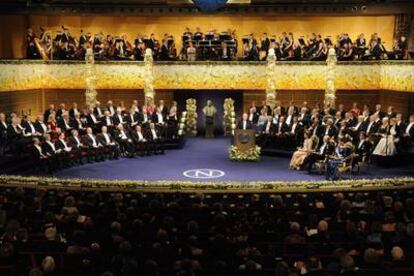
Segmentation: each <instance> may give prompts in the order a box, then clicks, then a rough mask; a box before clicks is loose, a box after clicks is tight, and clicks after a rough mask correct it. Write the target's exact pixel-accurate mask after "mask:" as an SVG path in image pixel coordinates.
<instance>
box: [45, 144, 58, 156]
mask: <svg viewBox="0 0 414 276" xmlns="http://www.w3.org/2000/svg"><path fill="white" fill-rule="evenodd" d="M52 143H53V142H52ZM55 149H57V147H56V145H55ZM42 150H43V154H45V155H46V154H48V155H51V156H53V155H55V154H56V153H55V151H54V150H53V148H52V146H51V145H49V143H46V142H44V143H43V144H42Z"/></svg>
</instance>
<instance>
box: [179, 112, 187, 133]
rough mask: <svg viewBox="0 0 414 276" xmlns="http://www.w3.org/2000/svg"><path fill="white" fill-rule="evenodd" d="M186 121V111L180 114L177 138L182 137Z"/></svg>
mask: <svg viewBox="0 0 414 276" xmlns="http://www.w3.org/2000/svg"><path fill="white" fill-rule="evenodd" d="M186 119H187V111H183V112H182V113H181V118H180V122H179V123H178V136H183V135H184V134H185V129H184V128H185V122H186Z"/></svg>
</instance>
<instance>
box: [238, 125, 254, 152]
mask: <svg viewBox="0 0 414 276" xmlns="http://www.w3.org/2000/svg"><path fill="white" fill-rule="evenodd" d="M233 144H234V145H235V146H236V147H237V148H238V149H239V151H242V152H244V151H248V150H250V149H252V148H254V147H255V146H256V134H255V132H254V130H253V129H246V130H243V129H236V130H235V132H234V142H233Z"/></svg>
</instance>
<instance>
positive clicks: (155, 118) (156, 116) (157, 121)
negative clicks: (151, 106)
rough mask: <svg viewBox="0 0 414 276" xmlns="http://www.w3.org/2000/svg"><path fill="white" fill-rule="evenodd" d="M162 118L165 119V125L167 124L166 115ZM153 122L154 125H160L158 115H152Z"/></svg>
mask: <svg viewBox="0 0 414 276" xmlns="http://www.w3.org/2000/svg"><path fill="white" fill-rule="evenodd" d="M162 118H163V120H164V123H165V122H166V119H165V116H164V114H162ZM151 121H152V122H154V123H156V124H158V123H160V120H158V115H157V113H154V114H153V115H152V118H151Z"/></svg>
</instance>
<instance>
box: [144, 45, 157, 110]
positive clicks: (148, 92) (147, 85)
mask: <svg viewBox="0 0 414 276" xmlns="http://www.w3.org/2000/svg"><path fill="white" fill-rule="evenodd" d="M144 62H145V76H144V96H145V104H150V103H153V102H154V96H155V91H154V71H153V62H154V59H153V56H152V50H151V49H150V48H148V49H146V50H145V55H144Z"/></svg>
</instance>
